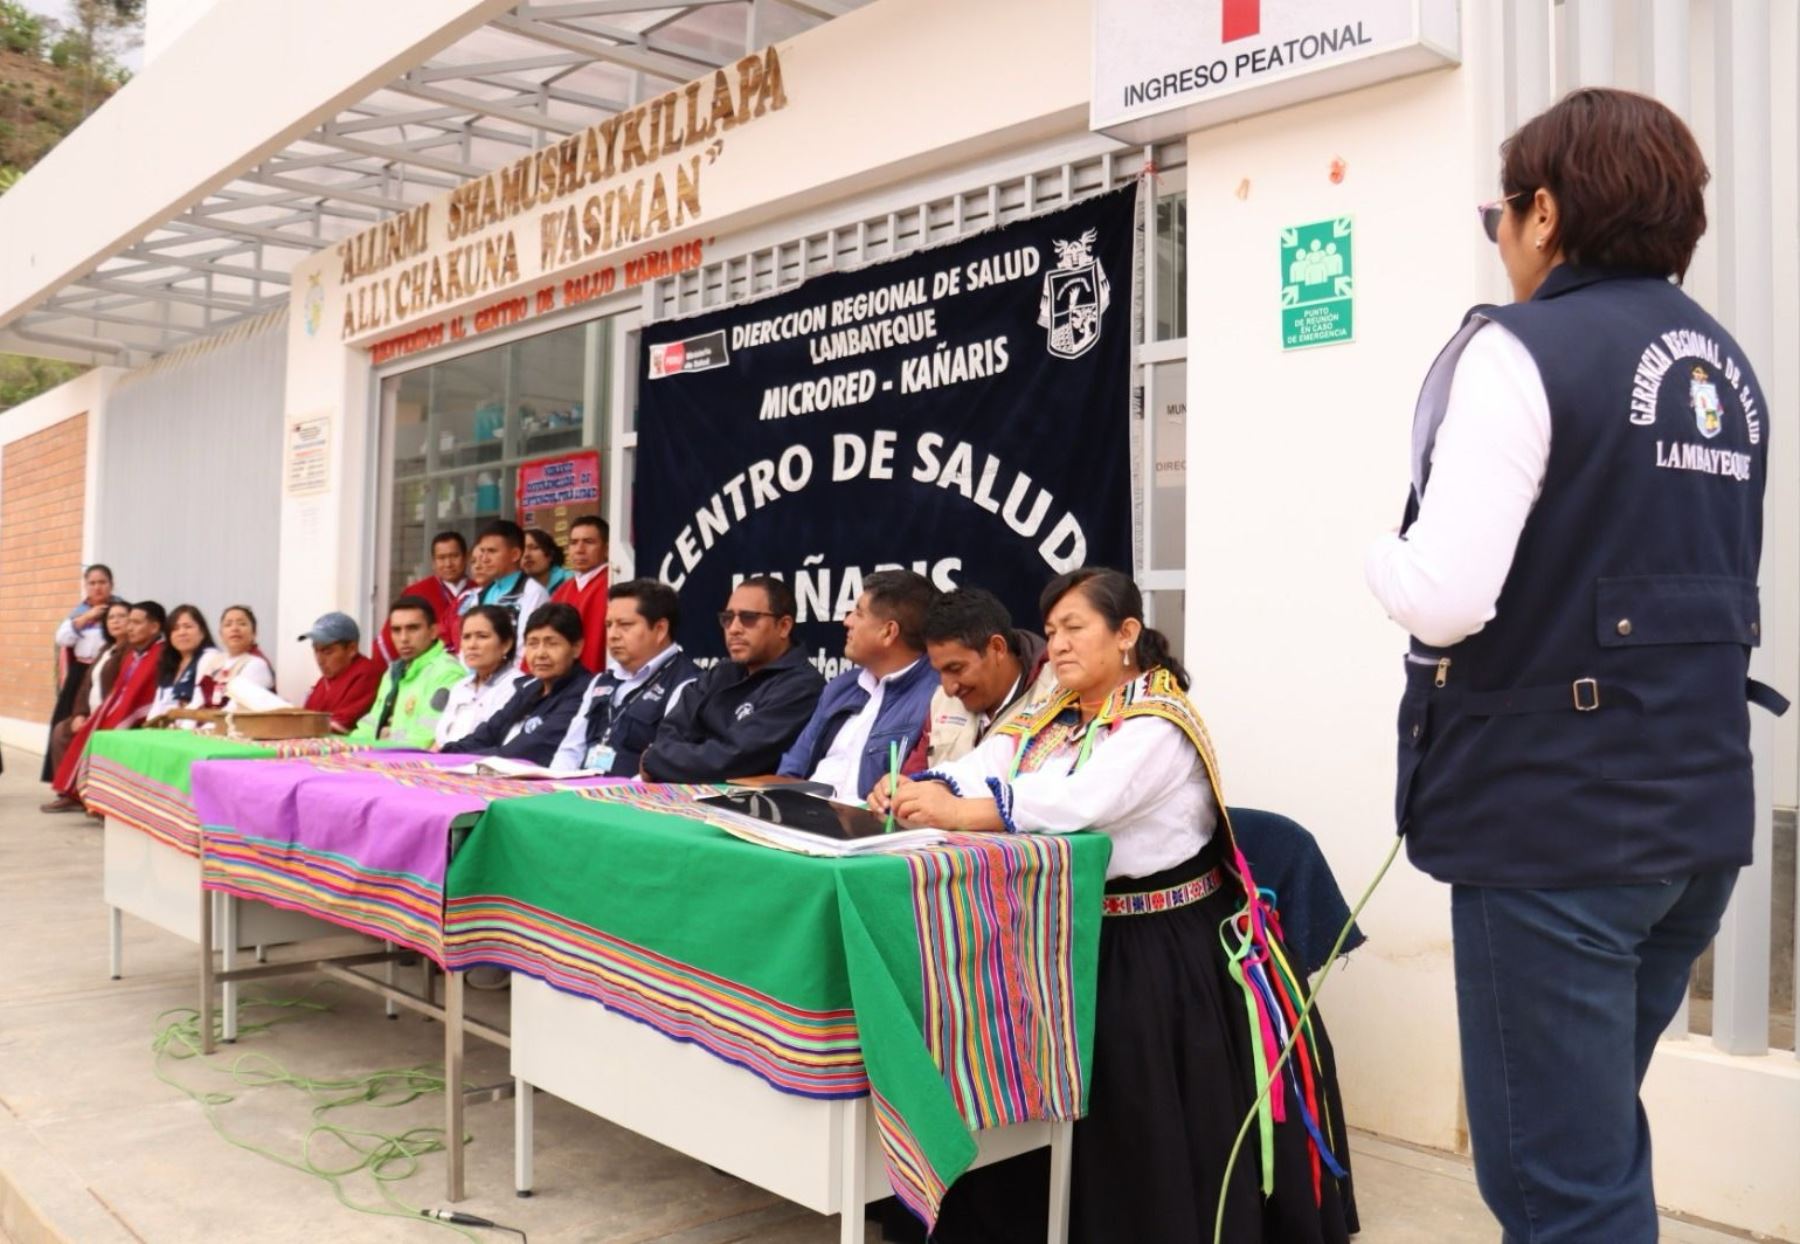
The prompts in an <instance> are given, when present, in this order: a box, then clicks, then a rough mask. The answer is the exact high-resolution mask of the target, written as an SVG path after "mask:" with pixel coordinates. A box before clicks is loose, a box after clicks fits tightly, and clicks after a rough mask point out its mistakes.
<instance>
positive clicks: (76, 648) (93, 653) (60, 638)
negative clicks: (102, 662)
mask: <svg viewBox="0 0 1800 1244" xmlns="http://www.w3.org/2000/svg"><path fill="white" fill-rule="evenodd" d="M83 607H84V608H85V606H83ZM56 642H57V643H59V644H61V645H62V646H63V647H65V648H67V649H69V650H70V655H72V656H73V657H74V658H75V659H76V660H77V661H80V662H81V663H82V664H83V665H87V664H90V663H91V662H92V661H93V659H94V658H95V657H97V656H99V655H100V654H101V653H102V652H104V651H105V650H106V613H105V611H102V612H101V614H100V620H99V621H98V622H95V623H93V624H92V625H90V626H84V627H82V628H80V629H79V630H77V629H76V627H75V619H73V618H64V619H63V620H62V621H61V622H60V623H58V624H57V627H56Z"/></svg>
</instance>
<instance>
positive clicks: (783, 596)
mask: <svg viewBox="0 0 1800 1244" xmlns="http://www.w3.org/2000/svg"><path fill="white" fill-rule="evenodd" d="M738 586H739V587H757V588H761V589H762V594H763V596H764V597H765V598H767V600H768V602H769V612H770V613H772V614H774V615H775V616H776V617H778V618H797V617H798V616H799V614H800V603H799V602H798V601H796V600H795V599H794V589H793V588H791V587H789V586H788V585H787V584H786V583H785V582H784V581H782V580H781V579H777V578H776V577H775V576H774V575H772V574H757V575H751V576H750V577H749V578H748V579H745V580H744V581H743V582H742V583H740V584H738Z"/></svg>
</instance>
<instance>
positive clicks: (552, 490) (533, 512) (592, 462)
mask: <svg viewBox="0 0 1800 1244" xmlns="http://www.w3.org/2000/svg"><path fill="white" fill-rule="evenodd" d="M516 500H517V503H518V506H517V510H516V511H515V512H516V513H517V514H518V516H519V526H521V527H527V528H529V527H542V528H543V529H544V530H545V531H547V532H549V533H550V534H551V535H553V536H555V537H556V542H557V543H558V544H567V543H568V542H569V524H570V523H572V522H574V521H575V520H576V519H578V518H580V517H581V516H582V515H584V514H599V513H600V454H599V452H598V451H596V450H592V449H584V450H582V451H581V452H580V453H573V454H557V455H556V456H555V457H553V458H535V459H533V460H532V461H530V462H521V463H520V464H519V490H518V495H517V498H516Z"/></svg>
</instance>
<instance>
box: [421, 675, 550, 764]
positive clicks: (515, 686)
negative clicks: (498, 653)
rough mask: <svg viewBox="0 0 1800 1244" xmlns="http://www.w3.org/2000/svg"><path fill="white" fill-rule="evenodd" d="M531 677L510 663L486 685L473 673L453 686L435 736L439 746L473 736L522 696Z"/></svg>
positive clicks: (492, 676)
mask: <svg viewBox="0 0 1800 1244" xmlns="http://www.w3.org/2000/svg"><path fill="white" fill-rule="evenodd" d="M530 677H531V675H529V674H521V673H519V669H518V667H517V666H516V665H513V664H512V663H511V662H510V661H509V662H508V663H507V664H505V665H502V666H501V667H500V668H499V669H497V670H495V671H494V673H493V674H492V675H491V676H489V678H488V680H487V681H486V682H485V683H484V682H480V681H478V680H477V679H476V677H475V675H474V674H473V673H470V674H469V675H468V677H466V678H464V679H463V680H462V681H461V682H459V683H456V684H454V685H452V686H451V688H450V699H449V700H448V701H447V702H446V703H445V705H444V711H443V713H442V714H441V715H440V716H439V717H438V723H437V731H436V733H435V735H434V737H435V738H436V739H437V743H438V746H439V747H442V746H443V745H444V744H445V743H447V742H449V741H450V740H451V739H460V738H462V737H464V736H465V735H468V734H473V733H474V731H475V727H477V726H479V725H480V724H481V723H482V722H484V721H486V720H487V719H488V718H490V717H492V716H493V715H494V714H495V713H497V712H499V711H500V710H501V709H502V708H504V707H505V706H506V704H507V702H508V701H509V700H511V699H512V698H513V696H514V695H516V694H518V690H519V682H520V680H521V679H529V678H530Z"/></svg>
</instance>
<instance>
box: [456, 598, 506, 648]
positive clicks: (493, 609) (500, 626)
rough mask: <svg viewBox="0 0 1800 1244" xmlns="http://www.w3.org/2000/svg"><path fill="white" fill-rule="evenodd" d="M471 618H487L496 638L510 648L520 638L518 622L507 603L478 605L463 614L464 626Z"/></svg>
mask: <svg viewBox="0 0 1800 1244" xmlns="http://www.w3.org/2000/svg"><path fill="white" fill-rule="evenodd" d="M470 618H486V619H487V624H488V625H489V626H491V627H493V628H494V638H496V639H498V640H499V641H500V642H501V643H503V644H505V645H506V646H507V647H508V648H511V647H513V645H514V643H515V642H516V641H517V639H518V634H519V626H518V623H517V622H516V621H514V619H513V611H512V610H510V609H508V608H507V607H506V606H505V605H476V606H475V607H474V608H473V609H471V610H469V612H467V613H465V614H463V618H462V620H463V625H464V626H467V625H468V624H469V619H470Z"/></svg>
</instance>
